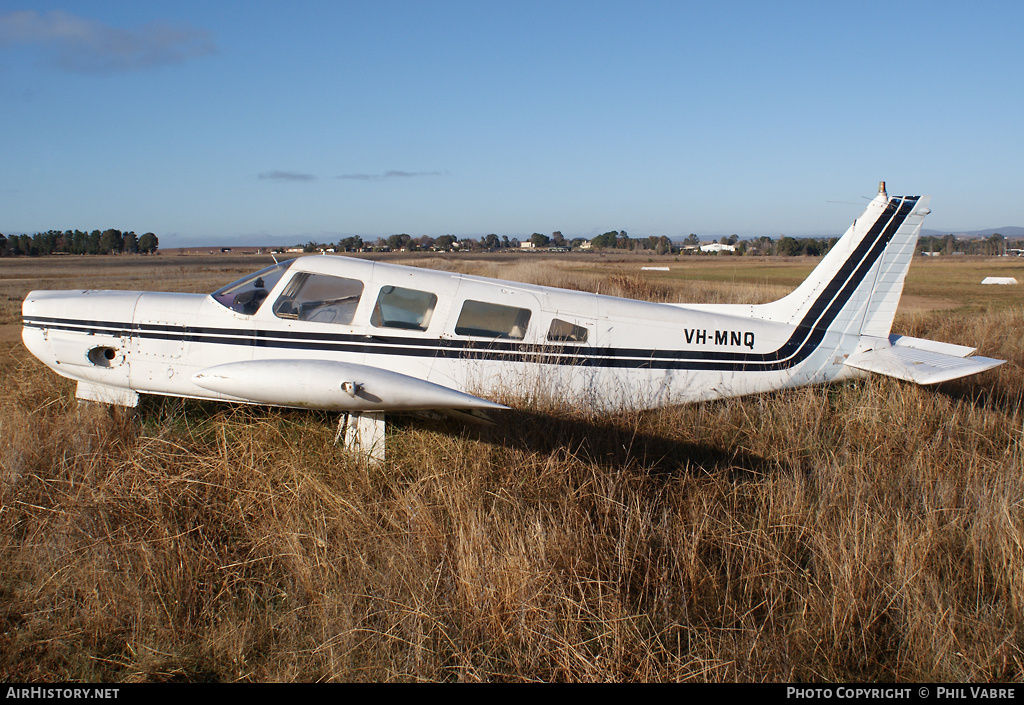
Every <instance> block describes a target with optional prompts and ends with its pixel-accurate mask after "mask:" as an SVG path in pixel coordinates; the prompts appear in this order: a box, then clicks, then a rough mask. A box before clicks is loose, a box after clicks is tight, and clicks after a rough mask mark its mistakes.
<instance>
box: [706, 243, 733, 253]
mask: <svg viewBox="0 0 1024 705" xmlns="http://www.w3.org/2000/svg"><path fill="white" fill-rule="evenodd" d="M700 251H701V252H735V251H736V246H735V245H723V244H722V243H720V242H712V243H711V244H709V245H701V246H700Z"/></svg>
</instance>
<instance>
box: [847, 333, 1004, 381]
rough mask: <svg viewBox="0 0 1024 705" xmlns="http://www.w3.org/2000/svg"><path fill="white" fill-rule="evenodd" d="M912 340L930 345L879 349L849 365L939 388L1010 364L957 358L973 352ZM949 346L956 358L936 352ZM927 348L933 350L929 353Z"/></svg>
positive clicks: (852, 358) (856, 355)
mask: <svg viewBox="0 0 1024 705" xmlns="http://www.w3.org/2000/svg"><path fill="white" fill-rule="evenodd" d="M893 337H896V336H893ZM909 340H911V341H916V342H920V343H928V344H929V345H928V346H921V347H910V346H909V344H908V343H907V342H904V344H902V345H901V344H900V343H899V341H897V342H896V344H894V345H892V346H890V347H879V348H876V349H873V350H865V351H863V352H858V353H854V354H853V355H851V356H850V357H849V358H848V359H847V360H846V364H847V365H849V366H850V367H853V368H856V369H858V370H864V371H865V372H875V373H877V374H881V375H886V376H888V377H895V378H897V379H902V380H906V381H907V382H914V383H916V384H938V383H939V382H948V381H949V380H951V379H959V378H960V377H967V376H968V375H973V374H977V373H979V372H984V371H985V370H990V369H992V368H993V367H997V366H999V365H1001V364H1003V363H1004V362H1006V360H994V359H992V358H989V357H980V356H973V357H964V356H963V355H960V354H956V353H958V352H960V350H971V348H966V347H964V346H962V345H950V344H948V343H936V342H934V341H926V340H919V339H916V338H910V339H909ZM946 345H949V348H950V350H949V351H948V352H953V353H954V354H947V353H946V352H937V351H936V348H939V349H941V347H942V346H946ZM925 347H928V348H929V349H925Z"/></svg>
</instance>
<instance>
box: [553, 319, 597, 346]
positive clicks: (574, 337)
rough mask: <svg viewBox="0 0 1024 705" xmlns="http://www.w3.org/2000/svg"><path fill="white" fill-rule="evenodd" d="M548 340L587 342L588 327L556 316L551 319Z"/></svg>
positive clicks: (556, 341)
mask: <svg viewBox="0 0 1024 705" xmlns="http://www.w3.org/2000/svg"><path fill="white" fill-rule="evenodd" d="M548 340H550V341H552V342H555V343H585V342H587V329H586V328H584V327H583V326H577V325H575V324H573V323H569V321H563V320H561V319H559V318H556V319H554V320H553V321H551V327H550V328H548Z"/></svg>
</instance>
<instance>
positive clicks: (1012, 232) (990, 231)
mask: <svg viewBox="0 0 1024 705" xmlns="http://www.w3.org/2000/svg"><path fill="white" fill-rule="evenodd" d="M995 233H999V234H1000V235H1002V236H1003V237H1005V238H1006V239H1008V240H1014V239H1016V238H1020V237H1024V228H1021V227H1018V226H1016V225H1010V226H1007V227H1005V228H986V229H984V230H968V231H965V232H954V233H950V231H948V230H922V231H921V234H922V235H924V236H927V237H942V236H943V235H950V234H953V235H956V236H957V237H959V238H966V239H970V238H976V237H977V238H983V239H984V238H986V237H991V236H992V235H994V234H995Z"/></svg>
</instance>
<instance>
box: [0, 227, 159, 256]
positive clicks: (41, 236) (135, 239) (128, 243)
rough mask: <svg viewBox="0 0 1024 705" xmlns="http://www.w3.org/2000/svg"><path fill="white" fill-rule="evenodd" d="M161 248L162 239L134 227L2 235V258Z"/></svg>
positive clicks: (97, 253) (0, 250) (144, 251)
mask: <svg viewBox="0 0 1024 705" xmlns="http://www.w3.org/2000/svg"><path fill="white" fill-rule="evenodd" d="M159 247H160V240H159V238H157V236H156V235H154V234H153V233H146V234H144V235H142V236H141V237H140V236H137V235H136V234H135V232H134V231H132V230H129V231H128V232H121V231H120V230H114V229H109V230H102V231H100V230H93V231H92V232H85V231H84V230H65V231H63V232H61V231H60V230H48V231H46V232H45V233H36V234H35V235H3V234H0V257H17V256H26V257H41V256H43V255H56V254H65V255H109V254H153V253H155V252H156V251H157V249H158V248H159Z"/></svg>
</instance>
